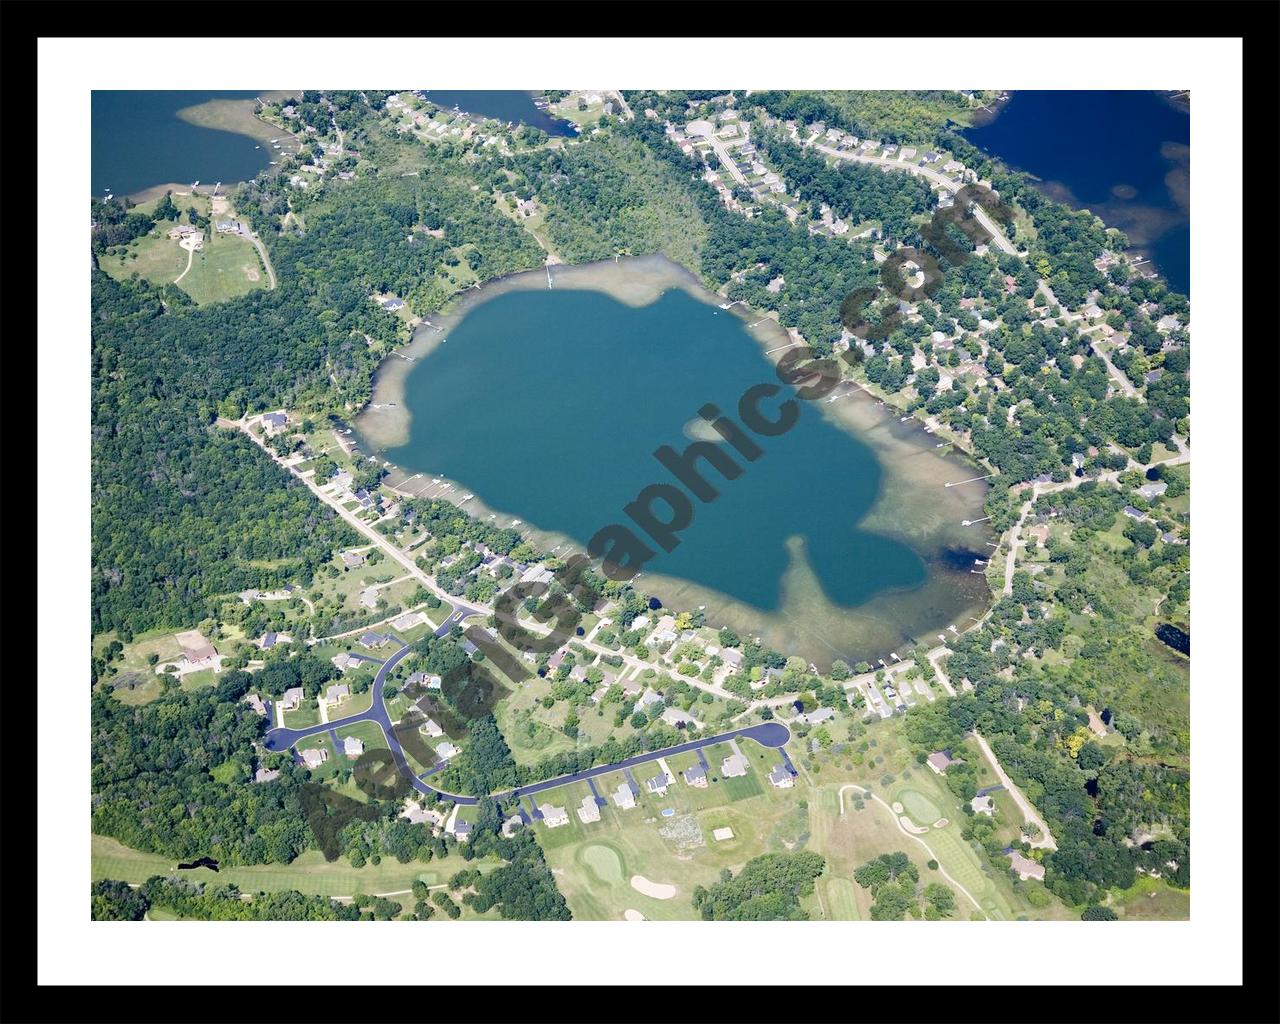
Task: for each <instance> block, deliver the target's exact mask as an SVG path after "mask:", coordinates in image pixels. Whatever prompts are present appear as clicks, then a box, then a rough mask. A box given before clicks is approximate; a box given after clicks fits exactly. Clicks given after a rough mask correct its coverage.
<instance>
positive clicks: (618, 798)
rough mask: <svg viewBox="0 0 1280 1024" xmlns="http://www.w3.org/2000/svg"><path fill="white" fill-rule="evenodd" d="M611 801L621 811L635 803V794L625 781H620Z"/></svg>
mask: <svg viewBox="0 0 1280 1024" xmlns="http://www.w3.org/2000/svg"><path fill="white" fill-rule="evenodd" d="M613 802H614V803H615V804H617V805H618V808H619V809H620V810H623V811H627V810H630V809H631V808H632V807H634V806H635V805H636V794H635V792H634V791H633V790H632V788H631V787H630V786H629V785H628V784H627V783H625V782H624V783H622V785H620V786H619V787H618V788H617V789H616V790H614V793H613Z"/></svg>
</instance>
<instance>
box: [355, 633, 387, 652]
mask: <svg viewBox="0 0 1280 1024" xmlns="http://www.w3.org/2000/svg"><path fill="white" fill-rule="evenodd" d="M386 642H387V638H386V637H385V636H383V635H382V634H381V633H374V632H369V633H365V634H364V635H362V636H361V637H360V646H361V647H367V648H368V649H369V650H373V649H374V648H377V647H381V646H383V645H384V644H385V643H386Z"/></svg>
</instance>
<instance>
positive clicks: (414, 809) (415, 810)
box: [400, 799, 444, 826]
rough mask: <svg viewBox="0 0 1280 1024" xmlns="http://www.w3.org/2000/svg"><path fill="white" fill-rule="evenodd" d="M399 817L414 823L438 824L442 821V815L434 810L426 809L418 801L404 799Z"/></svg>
mask: <svg viewBox="0 0 1280 1024" xmlns="http://www.w3.org/2000/svg"><path fill="white" fill-rule="evenodd" d="M400 817H402V818H404V819H405V820H407V821H409V822H411V823H412V824H414V825H427V824H430V825H433V826H435V825H440V824H443V822H444V815H443V814H441V813H440V812H439V811H436V810H428V809H427V808H425V807H423V806H422V805H421V804H420V803H417V802H416V801H414V800H410V799H406V800H405V802H404V810H402V811H401V812H400Z"/></svg>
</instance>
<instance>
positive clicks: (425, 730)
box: [418, 718, 444, 739]
mask: <svg viewBox="0 0 1280 1024" xmlns="http://www.w3.org/2000/svg"><path fill="white" fill-rule="evenodd" d="M418 732H420V733H422V734H423V735H424V736H430V737H431V738H432V739H435V738H436V737H438V736H443V735H444V730H443V729H441V728H440V726H439V724H438V723H437V722H436V721H435V720H434V719H432V718H428V719H427V720H426V721H425V722H423V723H422V724H421V725H420V726H418Z"/></svg>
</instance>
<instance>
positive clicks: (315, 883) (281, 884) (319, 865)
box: [92, 835, 470, 896]
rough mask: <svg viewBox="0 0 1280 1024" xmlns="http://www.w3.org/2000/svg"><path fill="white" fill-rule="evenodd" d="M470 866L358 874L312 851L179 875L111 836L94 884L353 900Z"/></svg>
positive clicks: (99, 843) (162, 860)
mask: <svg viewBox="0 0 1280 1024" xmlns="http://www.w3.org/2000/svg"><path fill="white" fill-rule="evenodd" d="M468 866H470V865H468V864H467V863H466V862H465V861H464V860H463V859H462V858H461V857H456V858H455V857H449V858H446V859H445V860H442V861H434V860H433V861H432V862H431V863H430V864H421V863H418V862H416V861H414V862H411V863H409V864H401V863H399V862H398V861H397V860H396V859H395V858H393V857H384V858H383V861H382V863H381V864H379V865H377V866H375V865H373V864H368V863H366V864H365V866H364V867H362V868H353V867H352V866H351V864H350V862H349V861H348V860H347V859H346V858H345V857H341V858H339V859H338V860H336V861H334V862H333V863H329V862H328V861H326V860H325V859H324V855H323V854H322V853H320V851H319V850H308V851H307V852H306V853H303V854H302V855H301V856H300V857H298V858H297V860H295V861H294V862H293V863H292V864H262V865H254V866H252V867H227V868H223V869H222V870H220V871H216V872H215V871H211V870H210V869H209V868H196V869H195V870H192V871H176V870H175V868H176V863H175V862H174V861H172V860H170V859H168V858H166V857H161V856H158V855H156V854H153V853H144V852H142V851H141V850H134V849H131V848H130V847H127V846H125V845H123V844H122V843H118V842H116V840H114V839H111V838H108V837H107V836H97V835H95V836H94V837H93V852H92V876H93V879H94V880H96V879H99V878H114V879H119V880H121V881H124V882H134V883H141V882H145V881H146V880H147V879H148V878H150V877H151V876H152V875H169V874H176V875H178V876H180V877H182V878H188V879H190V880H191V881H193V882H215V883H216V882H233V883H235V884H236V885H238V886H239V887H240V888H241V889H242V890H244V891H245V892H259V891H267V892H280V891H288V890H290V889H296V890H297V891H298V892H302V893H308V894H311V895H315V896H354V895H355V894H356V893H361V892H363V893H371V894H372V893H388V892H401V891H402V890H407V889H409V888H411V887H412V885H413V882H414V880H415V879H419V878H420V879H422V881H424V882H426V883H427V884H428V885H438V884H440V883H442V882H444V881H446V880H447V879H448V878H449V877H450V876H452V875H453V874H454V873H456V872H458V871H460V870H462V868H464V867H468Z"/></svg>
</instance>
